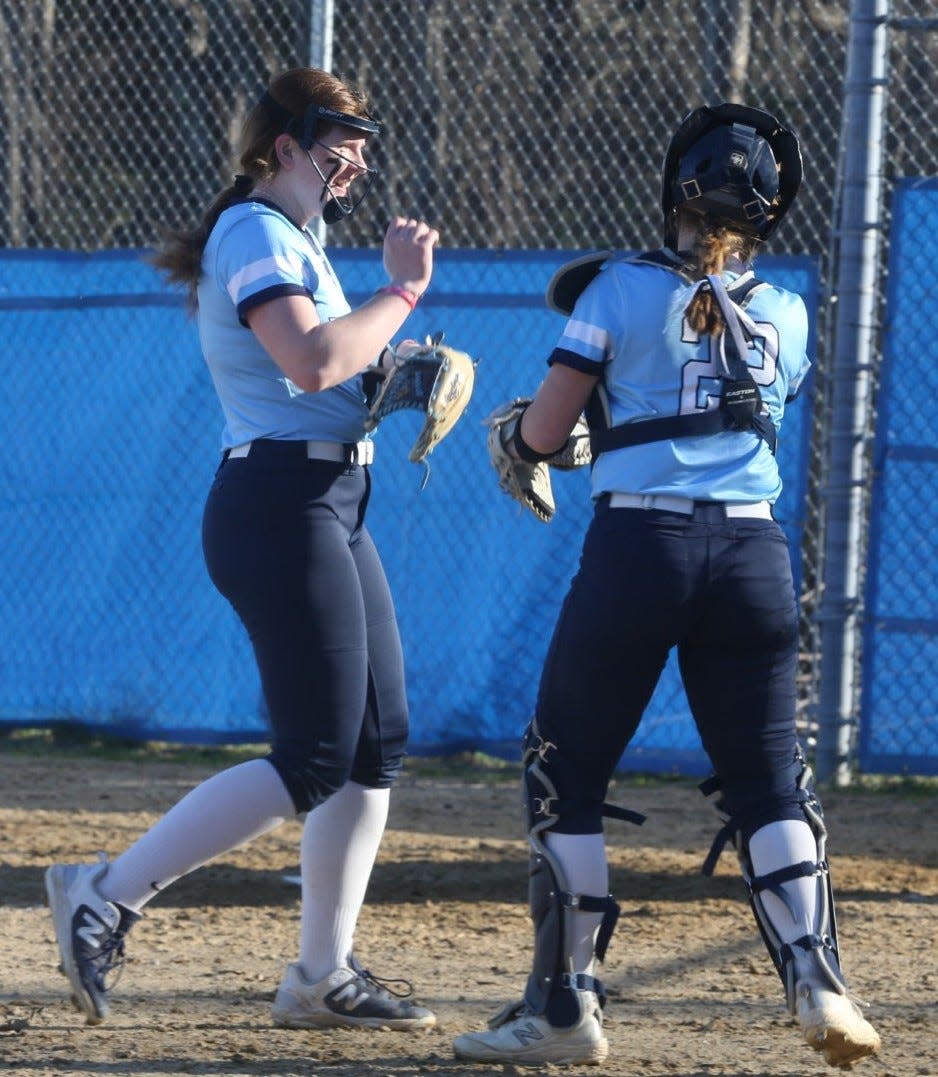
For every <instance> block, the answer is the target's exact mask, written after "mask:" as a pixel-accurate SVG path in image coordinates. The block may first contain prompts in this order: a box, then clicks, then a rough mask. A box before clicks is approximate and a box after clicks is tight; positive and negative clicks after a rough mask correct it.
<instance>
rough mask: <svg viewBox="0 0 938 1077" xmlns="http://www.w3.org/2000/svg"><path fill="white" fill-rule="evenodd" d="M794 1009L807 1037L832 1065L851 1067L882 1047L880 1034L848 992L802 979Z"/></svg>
mask: <svg viewBox="0 0 938 1077" xmlns="http://www.w3.org/2000/svg"><path fill="white" fill-rule="evenodd" d="M795 1013H796V1016H797V1018H798V1023H799V1024H800V1025H801V1032H802V1035H803V1036H804V1038H805V1039H806V1040H807V1042H808V1043H809V1044H810V1045H811V1046H812V1047H813V1048H814V1049H815V1051H820V1052H821V1053H822V1054H823V1055H824V1058H825V1060H826V1061H827V1063H828V1064H829V1065H831V1066H838V1067H839V1068H841V1069H849V1068H850V1067H851V1066H852V1065H853V1064H854V1063H855V1062H859V1061H860V1060H861V1059H863V1058H867V1057H868V1056H869V1055H875V1054H876V1052H877V1051H878V1050H879V1047H880V1039H879V1034H878V1033H877V1031H876V1029H875V1028H873V1026H872V1025H871V1024H870V1023H869V1021H867V1019H866V1018H865V1017H864V1016H863V1014H861V1013H860V1010H859V1008H858V1007H857V1005H856V1003H854V1002H852V1001H851V1000H850V999H849V998H848V997H847V996H846V995H841V994H838V992H836V991H832V990H830V989H829V988H825V987H818V986H816V985H814V984H809V983H804V982H802V983H799V984H798V986H797V988H796V994H795Z"/></svg>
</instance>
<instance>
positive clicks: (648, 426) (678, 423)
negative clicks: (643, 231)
mask: <svg viewBox="0 0 938 1077" xmlns="http://www.w3.org/2000/svg"><path fill="white" fill-rule="evenodd" d="M630 261H632V262H638V263H645V264H650V265H658V266H661V267H662V268H664V269H670V270H673V271H674V272H675V273H678V274H679V275H680V276H682V277H685V279H686V276H685V273H684V271H683V270H682V266H683V263H682V262H681V259H680V258H678V256H677V255H675V254H674V252H673V251H669V250H667V249H666V248H665V249H662V250H660V251H649V252H647V253H645V254H641V255H639V256H638V257H637V258H633V259H630ZM721 286H722V282H721ZM710 287H713V285H712V284H711V285H710ZM765 287H767V285H766V284H765V282H764V281H761V280H758V279H757V278H756V277H755V276H754V275H753V273H752V271H751V270H748V271H747V272H745V273H743V274H742V275H741V276H740V277H738V278H737V279H736V280H735V281H733V283H732V284H731V285H730V286H729V287H728V288H725V289H724V290H725V292H726V297H727V299H729V300H731V301H732V302H733V303H734V304H736V306H738V307H742V308H745V307H746V305H747V304H748V302H749V301H750V299H751V298H752V296H753V295H754V294H755V293H756V292H757V291H761V290H762V289H763V288H765ZM720 291H721V290H720V289H719V288H714V294H715V296H716V297H717V300H718V302H720V306H721V309H722V310H723V317H724V320H725V321H726V325H727V329H728V330H729V333H730V334H731V335H730V336H729V341H730V343H731V344H732V347H731V348H729V349H728V360H729V363H730V366H729V370H728V373H729V375H730V385H731V386H732V385H740V386H745V387H746V390H747V392H749V393H754V395H755V397H756V399H758V392H759V390H758V387H757V386H756V384H755V382H754V381H753V378H752V375H751V374H750V372H749V367H748V365H747V364H746V362H745V360H744V359H743V358H742V353H741V351H740V348H741V347H743V346H744V340H743V337H742V329H741V327H740V326H739V319H738V317H737V316H736V315H735V313H734V312H733V311H732V308H731V307H730V306H729V305H728V304H727V305H724V303H723V301H722V300H723V296H722V295H721V294H720ZM734 330H736V332H734ZM737 337H738V338H739V339H738V340H737V339H736V338H737ZM727 380H728V379H727V378H725V377H724V378H723V379H722V381H723V383H724V393H725V387H726V385H727ZM600 414H601V413H600V411H599V409H595V410H592V411H591V413H590V451H591V453H592V456H593V459H594V460H595V459H596V457H597V456H599V454H600V453H604V452H610V451H612V450H614V449H625V448H628V447H630V446H632V445H644V444H646V443H647V442H649V441H669V440H671V439H672V438H681V437H690V436H696V435H705V434H718V433H721V432H722V431H724V430H733V429H741V428H742V429H745V426H744V427H741V426H740V425H739V423H738V421H737V419H736V418H735V417H734V415H733V414H732V412H731V411H729V410H726V409H725V408H724V407H723V406H721V407H720V408H717V409H715V410H713V411H702V412H698V413H696V414H692V415H664V416H661V417H659V418H656V419H642V420H640V421H638V422H631V423H622V424H620V425H618V426H605V427H603V426H601V425H599V422H598V421H597V420H599V418H600ZM746 426H749V427H751V429H752V430H753V431H754V432H755V433H756V434H758V436H759V437H761V438H762V439H763V440H764V441H765V442H766V444H767V445H768V447H769V449H770V450H771V451H772V452H773V453H774V452H775V450H776V447H777V444H778V431H777V429H776V427H775V424H774V423H773V422H772V420H771V418H770V417H769V416H768V415H763V414H760V413H759V412H758V410H755V411H754V413H753V414H751V415H749V416H747V421H746Z"/></svg>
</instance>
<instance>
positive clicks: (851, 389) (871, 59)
mask: <svg viewBox="0 0 938 1077" xmlns="http://www.w3.org/2000/svg"><path fill="white" fill-rule="evenodd" d="M888 13H889V2H888V0H854V2H853V4H852V6H851V12H850V32H849V38H848V44H847V67H846V77H845V82H844V121H843V136H842V147H843V148H842V153H843V191H842V195H841V212H840V220H839V222H838V223H839V227H838V234H837V242H836V244H835V250H836V270H835V275H836V276H835V291H834V298H835V300H836V304H837V306H836V312H835V319H834V347H833V352H832V354H833V361H832V371H831V379H830V386H831V388H830V392H831V430H830V434H829V439H828V468H827V476H828V478H827V483H826V484H825V489H824V491H823V493H822V497H823V501H824V506H825V510H826V511H825V516H826V530H825V541H824V560H823V589H822V594H821V601H820V607H819V611H818V620H819V622H820V632H821V663H820V684H819V715H818V747H817V753H816V768H817V774H818V778H819V780H822V781H833V782H834V783H835V784H837V785H847V784H848V783H849V781H850V753H851V747H852V743H853V739H854V732H855V729H856V725H857V720H858V710H859V641H860V632H859V627H860V617H861V611H862V593H861V588H862V584H863V575H864V573H863V571H862V568H863V561H864V554H865V526H866V525H865V515H866V512H867V505H868V497H867V495H868V487H869V468H870V456H869V448H870V439H871V436H872V425H871V424H872V403H873V402H872V393H873V386H874V378H873V371H874V361H875V352H876V328H877V326H876V315H877V309H876V308H877V294H878V282H879V272H880V267H879V258H880V232H881V227H882V220H881V215H882V169H883V133H884V113H885V101H886V63H887V44H888V41H887V20H888Z"/></svg>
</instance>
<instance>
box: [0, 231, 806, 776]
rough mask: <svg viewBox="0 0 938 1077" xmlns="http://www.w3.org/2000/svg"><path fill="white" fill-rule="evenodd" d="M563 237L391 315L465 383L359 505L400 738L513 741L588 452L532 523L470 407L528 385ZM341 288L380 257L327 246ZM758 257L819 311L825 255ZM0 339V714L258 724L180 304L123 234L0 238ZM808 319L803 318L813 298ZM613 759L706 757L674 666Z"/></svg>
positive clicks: (235, 736) (447, 282)
mask: <svg viewBox="0 0 938 1077" xmlns="http://www.w3.org/2000/svg"><path fill="white" fill-rule="evenodd" d="M576 253H578V252H556V251H554V252H546V251H506V252H493V251H441V252H439V255H438V259H437V270H436V273H435V277H434V283H433V286H432V288H431V290H430V292H429V293H428V295H427V296H426V297H425V299H424V300H423V301H422V302H421V304H420V305H419V306H418V308H417V310H416V312H415V313H414V315H412V317H411V318H410V320H409V321H408V323H407V325H406V327H405V329H406V332H407V335H412V336H415V337H418V338H420V337H422V336H424V335H425V334H428V333H433V332H436V331H437V330H439V329H445V330H446V334H447V339H448V340H449V341H450V342H451V343H453V344H454V345H456V346H458V347H460V348H464V349H465V350H467V351H469V352H470V353H472V354H473V355H475V356H478V357H479V358H480V363H479V367H478V370H477V382H476V391H475V394H474V397H473V400H472V402H471V403H470V405H469V408H468V409H467V412H466V414H465V415H464V417H463V418H462V420H461V422H460V424H459V425H458V426H457V428H456V429H455V431H454V432H453V433H452V434H451V435H450V436H449V438H448V439H447V441H446V442H445V443H444V445H443V446H442V447H440V448H439V449H437V451H436V452H435V453H434V454H433V455H432V456H431V457H430V465H431V466H430V476H429V482H428V483H427V485H426V487H425V488H424V489H421V484H422V482H423V479H424V472H423V469H422V468H420V467H418V466H415V465H413V464H409V463H408V462H407V459H406V455H407V450H408V449H409V447H410V445H411V443H412V441H413V438H414V437H415V435H416V431H417V429H418V428H419V425H420V421H419V417H418V416H417V415H416V414H415V413H402V414H399V415H395V416H391V417H390V418H389V419H388V420H386V421H385V423H383V424H382V427H381V429H380V430H379V431H378V434H377V459H376V463H375V465H374V469H373V473H374V477H375V493H374V497H373V501H372V504H371V506H370V508H369V524H370V528H371V530H372V532H373V534H374V536H375V539H376V541H377V543H378V545H379V548H380V549H381V551H382V555H383V558H384V561H385V565H386V568H387V571H388V576H389V579H390V581H391V586H392V589H393V591H394V594H395V597H396V600H397V605H398V610H399V616H400V623H401V631H402V635H403V639H404V647H405V655H406V660H407V669H408V693H409V698H410V705H411V714H412V750H413V751H415V752H423V753H426V752H441V753H445V752H452V751H456V750H461V749H466V748H476V749H482V750H489V751H495V752H498V753H500V754H509V755H511V756H514V755H515V754H516V750H517V744H518V740H519V738H520V734H521V732H522V730H523V728H524V726H525V724H526V722H527V720H528V718H529V717H530V713H531V709H532V706H533V702H534V695H535V692H536V686H537V681H538V676H539V673H540V665H541V662H542V659H543V655H544V652H545V650H546V647H547V643H548V639H549V635H550V631H551V628H552V626H553V622H554V619H555V617H556V614H557V611H558V609H559V606H560V603H561V600H562V598H563V595H564V592H565V590H566V587H567V584H568V583H569V580H570V578H571V576H572V575H573V573H574V571H575V569H576V564H577V558H578V554H579V547H580V542H581V539H582V535H583V532H584V530H585V527H586V525H587V523H588V519H589V512H590V507H589V501H588V495H587V489H588V487H587V476H586V474H585V473H584V472H575V473H571V474H569V475H560V476H557V477H555V481H554V485H555V494H556V497H557V502H558V514H557V517H556V519H555V521H554V522H553V523H552V524H551V525H549V526H544V525H542V524H540V523H538V522H537V521H535V520H534V518H533V517H531V516H530V515H522V514H521V512H520V511H519V510H518V509H517V506H515V504H514V503H513V502H511V501H510V500H509V499H508V498H506V497H505V496H504V495H502V494H501V493H500V492H499V491H498V490H497V486H496V484H495V478H494V475H493V474H492V472H491V469H490V466H489V463H488V459H487V455H486V452H485V432H484V429H483V427H482V425H481V421H482V419H483V418H484V416H485V415H487V414H488V413H489V411H491V410H492V408H494V407H495V406H496V405H497V404H499V403H502V402H503V401H505V400H507V399H510V398H511V397H513V396H515V395H519V394H526V393H531V392H533V391H534V389H535V388H536V387H537V384H538V383H539V381H540V380H541V378H542V376H543V373H544V371H545V369H546V368H545V360H546V357H547V355H548V354H549V352H550V350H551V349H552V347H553V345H554V343H555V341H556V339H557V336H558V335H559V332H560V329H561V327H562V324H563V319H562V318H561V316H560V315H557V314H554V313H551V312H549V311H548V310H547V309H546V308H545V305H544V301H543V292H544V287H545V285H546V283H547V281H548V280H549V279H550V277H551V275H552V274H553V272H554V270H555V269H556V268H557V267H558V266H560V265H561V264H563V263H564V262H565V261H567V260H568V259H569V258H570V257H572V256H573V255H574V254H576ZM332 254H333V259H334V262H335V264H336V268H337V270H338V272H339V275H340V277H341V279H342V280H343V282H344V284H345V286H346V290H347V292H348V294H349V298H350V300H351V302H352V303H353V304H355V303H357V302H360V301H361V300H363V299H364V298H365V297H366V296H367V295H369V294H370V293H371V292H372V291H373V290H374V288H375V287H376V286H377V285H378V284H380V283H382V281H383V271H382V269H381V263H380V254H379V253H377V252H371V251H358V250H336V251H334V252H332ZM759 272H760V276H762V277H764V278H766V279H768V280H770V281H772V282H774V283H778V284H780V285H782V286H784V287H787V288H790V289H792V290H794V291H797V292H799V293H800V294H802V295H803V296H804V297H805V300H806V302H807V304H808V307H809V311H810V312H811V313H812V315H813V314H814V312H816V309H817V301H818V299H817V280H818V274H817V265H816V262H815V261H814V260H812V259H807V258H783V257H779V258H772V257H769V256H765V257H763V258H762V259H761V260H760V263H759ZM0 316H2V319H3V326H4V337H5V340H6V344H7V347H6V351H5V356H6V358H5V362H4V367H5V371H4V378H3V379H2V381H0V406H2V413H3V415H4V422H5V427H6V430H5V433H6V438H5V442H6V449H5V452H4V454H3V455H2V456H0V513H2V525H3V526H2V535H3V536H4V537H3V538H0V543H2V556H0V574H2V575H0V631H2V633H3V639H4V642H5V646H4V648H3V650H2V652H0V722H3V723H43V722H48V721H53V720H57V719H79V720H81V721H83V722H87V723H89V724H92V725H98V726H101V727H103V728H106V729H108V730H109V731H112V732H116V733H121V734H125V735H131V736H136V737H139V738H141V739H143V738H148V739H162V740H176V741H193V742H221V741H238V740H244V741H249V740H260V739H263V738H264V737H265V735H266V725H265V719H264V713H263V704H262V701H261V698H260V691H259V685H258V680H257V675H256V672H255V669H254V663H253V659H252V656H251V654H250V649H249V646H248V643H247V639H246V637H245V634H244V632H243V630H242V629H241V626H240V625H239V623H238V622H237V620H236V618H235V617H234V615H233V613H232V612H231V611H230V610H229V608H228V607H227V605H226V604H225V603H224V601H223V600H222V599H221V598H220V597H219V596H218V595H217V594H216V593H215V591H214V590H213V589H212V586H211V584H210V583H209V581H208V578H207V576H206V573H205V570H204V566H203V563H202V556H201V548H200V540H199V527H200V516H201V509H202V502H203V498H204V495H205V492H206V490H207V488H208V485H209V483H210V482H211V477H212V472H213V470H214V467H215V464H216V462H217V459H218V441H219V432H220V428H221V420H220V412H219V409H218V405H217V402H216V400H215V396H214V392H213V390H212V387H211V383H210V380H209V377H208V374H207V371H206V369H205V367H204V364H203V362H202V359H201V355H200V352H199V346H198V339H197V333H196V330H195V327H194V325H193V323H192V322H191V321H189V320H188V319H187V318H186V316H185V313H184V311H183V308H182V304H181V299H180V297H179V296H178V294H176V293H173V292H171V291H169V290H167V289H166V288H165V287H164V285H163V284H162V282H161V280H160V278H159V277H158V275H157V274H156V273H155V271H154V270H153V269H152V268H151V267H149V266H148V265H147V264H146V262H145V261H144V259H143V258H142V256H141V254H140V253H139V252H119V251H115V252H106V253H101V254H93V255H80V254H69V253H62V252H54V251H29V252H19V251H7V252H0ZM812 320H813V319H812ZM809 407H810V402H809V401H808V400H807V399H803V400H801V401H799V402H798V403H796V404H795V405H793V406H792V407H791V409H790V410H789V413H788V415H787V416H786V421H785V424H784V427H783V430H782V438H781V446H780V450H779V459H780V463H781V467H782V474H783V480H784V483H785V492H784V493H783V495H782V499H781V501H780V503H779V517H780V519H781V521H782V523H783V525H784V526H785V529H786V532H787V534H788V536H789V539H790V541H791V543H792V548H793V550H794V551H795V554H796V566H797V552H798V549H799V546H800V537H801V530H802V527H803V523H804V520H803V512H804V503H805V498H804V492H805V485H806V480H807V467H808V435H809V430H808V427H809ZM622 767H623V768H625V769H642V770H649V771H679V772H683V773H702V772H704V771H705V770H706V769H707V764H706V760H705V758H704V756H703V753H702V750H701V748H700V743H699V738H698V737H697V734H696V730H695V729H694V727H693V723H692V721H691V719H690V716H689V713H688V709H687V703H686V699H685V697H684V693H683V689H682V688H681V686H680V682H679V679H678V676H677V671H676V667H675V664H674V663H673V662H672V663H669V665H668V667H667V669H666V671H665V674H664V676H663V677H662V681H661V683H660V685H659V687H658V690H657V691H656V693H655V696H654V698H653V700H652V703H651V705H650V706H649V708H648V711H647V713H646V717H645V720H644V722H643V724H642V727H641V730H640V732H639V734H638V736H637V737H636V739H635V741H634V742H633V745H632V746H631V747H630V749H629V751H628V752H627V753H626V755H625V757H623V760H622Z"/></svg>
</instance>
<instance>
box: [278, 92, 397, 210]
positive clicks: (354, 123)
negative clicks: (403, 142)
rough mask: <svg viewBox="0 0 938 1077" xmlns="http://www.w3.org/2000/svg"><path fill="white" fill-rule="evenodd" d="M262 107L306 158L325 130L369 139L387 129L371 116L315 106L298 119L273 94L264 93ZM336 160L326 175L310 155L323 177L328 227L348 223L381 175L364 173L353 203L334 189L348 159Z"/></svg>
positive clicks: (309, 107)
mask: <svg viewBox="0 0 938 1077" xmlns="http://www.w3.org/2000/svg"><path fill="white" fill-rule="evenodd" d="M260 104H261V105H263V106H264V108H266V109H267V111H268V113H269V114H270V115H271V116H273V117H274V118H275V119H276V120H278V121H279V122H280V123H281V124H282V125H283V129H284V132H285V133H286V134H288V135H292V136H293V138H295V139H296V142H297V145H298V146H299V147H300V149H301V150H303V152H304V153H306V154H309V153H310V150H311V149H312V148H313V146H314V145H317V144H318V143H319V136H320V134H321V132H322V129H323V127H347V128H349V130H351V131H353V132H355V133H357V134H360V135H362V136H364V137H365V138H368V137H369V136H370V135H377V134H380V133H381V131H382V130H383V129H384V125H383V124H381V123H379V122H378V120H376V119H374V118H373V117H371V116H367V115H365V116H358V115H354V114H353V113H350V112H338V111H336V110H335V109H333V108H327V107H326V106H325V105H319V104H316V103H315V102H314V103H313V104H311V105H309V106H308V107H307V109H306V111H305V112H304V113H303V115H302V116H294V115H293V113H291V112H290V111H289V110H288V109H286V108H284V107H283V105H281V104H280V102H279V101H277V100H276V98H274V97H272V96H271V94H270V93H269V92H265V93H264V95H263V96H262V97H261V100H260ZM336 157H337V158H338V160H337V161H336V163H335V164H334V165H333V167H332V169H331V171H330V172H329V173H328V175H326V174H324V173H323V172H322V171H321V169H320V168H319V165H317V164H316V162H315V161H313V158H312V156H311V155H310V160H311V161H313V167H314V168H315V169H316V171H317V172H318V173H319V178H320V179H321V180H322V184H323V186H322V196H321V201H322V219H323V221H325V223H326V224H337V223H338V222H339V221H343V220H345V218H346V217H351V215H352V214H353V213H354V212H355V210H356V209H358V207H359V206H360V205H361V203H362V200H363V199H364V197H365V195H366V194H367V193H368V191H369V190H370V188H371V184H372V183H373V182H374V179H375V176H377V174H378V173H377V170H376V169H374V168H366V169H363V170H362V175H361V177H360V178H359V179H358V180H357V181H356V182H357V183H358V184H359V191H358V197H357V198H355V199H352V198H351V196H349V195H345V196H344V197H340V196H339V195H337V194H336V193H335V191H333V189H332V178H333V176H334V175H335V174H336V172H338V170H339V168H340V167H341V164H342V161H343V160H345V158H344V157H343V155H342V154H340V153H336Z"/></svg>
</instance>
